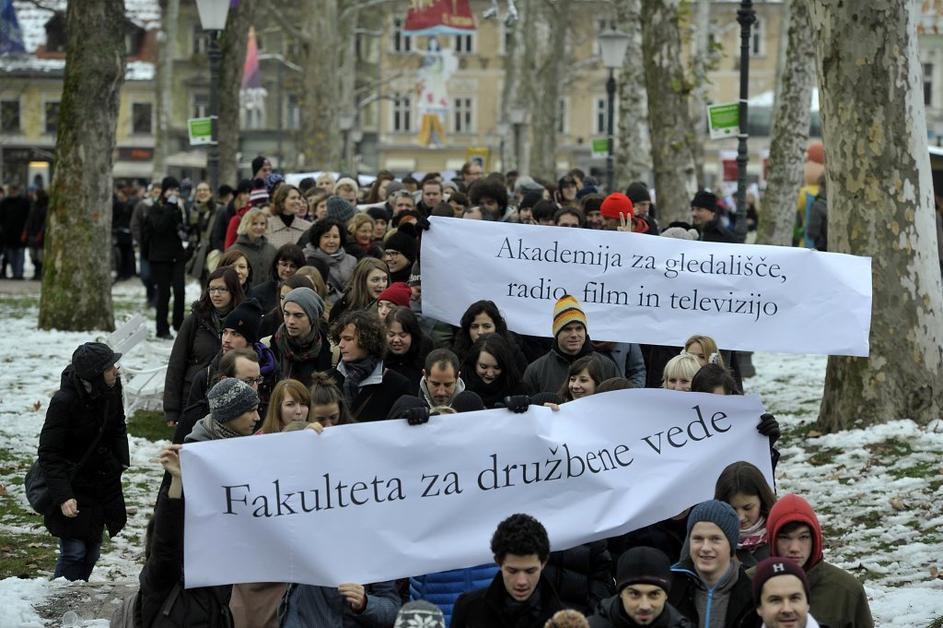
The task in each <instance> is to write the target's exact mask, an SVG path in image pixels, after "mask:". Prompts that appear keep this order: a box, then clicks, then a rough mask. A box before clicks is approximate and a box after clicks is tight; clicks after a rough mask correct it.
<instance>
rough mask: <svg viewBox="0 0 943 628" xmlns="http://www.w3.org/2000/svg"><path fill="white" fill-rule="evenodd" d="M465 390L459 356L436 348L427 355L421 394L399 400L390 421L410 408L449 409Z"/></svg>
mask: <svg viewBox="0 0 943 628" xmlns="http://www.w3.org/2000/svg"><path fill="white" fill-rule="evenodd" d="M464 390H465V382H463V381H462V378H461V365H460V364H459V361H458V356H456V355H455V354H454V353H452V352H451V351H449V350H448V349H433V350H432V351H431V352H430V353H429V355H427V356H426V361H425V364H424V365H423V369H422V378H420V380H419V394H418V395H404V396H402V397H400V398H398V399H397V400H396V403H395V404H394V405H393V407H392V408H391V410H390V413H389V418H391V419H394V418H399V417H401V416H402V413H403V411H404V410H405V409H407V408H413V407H424V408H426V409H429V410H431V409H433V408H449V407H451V406H452V403H453V402H454V401H455V399H456V398H457V397H458V395H460V394H461V393H462V392H463V391H464Z"/></svg>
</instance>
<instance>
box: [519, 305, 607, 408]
mask: <svg viewBox="0 0 943 628" xmlns="http://www.w3.org/2000/svg"><path fill="white" fill-rule="evenodd" d="M587 327H588V326H587V322H586V314H585V313H584V312H583V310H582V308H581V307H580V304H579V301H577V300H576V298H575V297H572V296H570V295H565V296H563V297H561V298H560V299H559V300H558V301H557V302H556V304H555V305H554V306H553V326H552V329H553V338H554V343H553V348H552V349H551V350H550V351H549V352H548V353H547V354H546V355H544V356H542V357H540V358H537V360H535V361H534V362H531V363H530V365H529V366H528V367H527V370H525V371H524V383H525V384H527V386H529V387H530V389H531V390H533V391H534V392H538V393H541V392H549V393H556V392H557V391H559V390H560V387H561V386H562V385H563V382H565V381H566V379H567V374H568V373H569V370H570V365H571V364H572V363H573V362H574V361H576V360H577V359H578V358H581V357H583V356H584V355H589V354H591V353H595V352H594V351H593V343H592V341H591V340H590V339H589V334H588V333H587ZM596 355H598V356H599V359H600V364H601V366H602V367H603V379H604V380H606V379H609V378H610V377H618V376H619V371H618V369H617V368H616V364H615V362H613V361H612V360H610V359H609V358H607V357H606V356H604V355H602V354H596Z"/></svg>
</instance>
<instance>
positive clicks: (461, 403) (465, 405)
mask: <svg viewBox="0 0 943 628" xmlns="http://www.w3.org/2000/svg"><path fill="white" fill-rule="evenodd" d="M452 409H453V410H455V411H456V412H475V411H477V410H484V409H485V402H484V401H482V400H481V397H480V396H478V393H476V392H474V391H471V390H463V391H462V392H460V393H458V394H457V395H455V398H454V399H452Z"/></svg>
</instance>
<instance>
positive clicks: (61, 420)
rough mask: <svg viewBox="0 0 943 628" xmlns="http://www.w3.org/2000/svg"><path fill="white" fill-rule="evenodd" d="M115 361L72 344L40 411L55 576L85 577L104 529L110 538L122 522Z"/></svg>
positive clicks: (96, 345)
mask: <svg viewBox="0 0 943 628" xmlns="http://www.w3.org/2000/svg"><path fill="white" fill-rule="evenodd" d="M120 359H121V354H120V353H115V352H114V351H112V350H111V348H109V347H108V345H105V344H103V343H100V342H86V343H85V344H83V345H81V346H79V347H78V348H77V349H76V350H75V352H73V354H72V361H71V362H70V363H69V365H68V366H66V368H65V370H63V371H62V376H61V380H60V383H59V390H58V391H56V393H55V394H54V395H53V397H52V400H51V401H50V402H49V407H48V409H47V410H46V420H45V421H44V422H43V428H42V432H40V435H39V450H38V456H37V458H38V462H39V468H40V469H41V470H42V474H43V476H45V479H46V483H47V486H48V500H49V502H50V503H49V507H48V510H47V511H46V512H45V513H43V515H44V516H43V523H44V524H45V526H46V529H47V530H49V533H50V534H52V535H53V536H55V537H58V538H59V557H58V559H57V560H56V570H55V572H54V574H53V577H54V578H58V577H60V576H62V577H64V578H65V579H66V580H88V578H89V576H90V575H91V573H92V570H93V569H94V568H95V563H96V562H98V556H99V552H100V550H101V544H102V532H103V531H104V529H105V528H107V529H108V535H109V536H110V537H114V536H115V535H116V534H118V533H119V532H121V530H122V528H124V525H125V523H126V522H127V518H128V515H127V511H126V509H125V504H124V494H123V492H122V487H121V474H122V473H124V471H125V469H127V468H128V467H129V466H130V464H131V462H130V460H131V459H130V454H129V452H128V433H127V430H126V428H125V417H124V407H123V405H122V402H121V379H120V377H119V374H118V360H120ZM28 489H29V486H27V490H28Z"/></svg>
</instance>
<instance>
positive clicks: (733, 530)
mask: <svg viewBox="0 0 943 628" xmlns="http://www.w3.org/2000/svg"><path fill="white" fill-rule="evenodd" d="M701 521H706V522H708V523H713V524H714V525H716V526H717V527H718V528H720V529H721V531H722V532H723V533H724V536H726V537H727V541H728V542H729V543H730V554H731V556H732V555H733V554H734V553H735V552H736V551H737V542H738V541H739V540H740V518H739V517H738V516H737V511H736V510H734V509H733V506H731V505H730V504H728V503H727V502H722V501H719V500H716V499H711V500H708V501H706V502H701V503H700V504H698V505H697V506H695V507H694V509H693V510H691V514H690V515H688V540H690V538H691V529H692V528H694V524H695V523H700V522H701Z"/></svg>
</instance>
